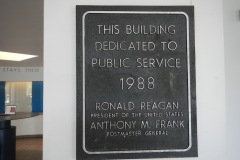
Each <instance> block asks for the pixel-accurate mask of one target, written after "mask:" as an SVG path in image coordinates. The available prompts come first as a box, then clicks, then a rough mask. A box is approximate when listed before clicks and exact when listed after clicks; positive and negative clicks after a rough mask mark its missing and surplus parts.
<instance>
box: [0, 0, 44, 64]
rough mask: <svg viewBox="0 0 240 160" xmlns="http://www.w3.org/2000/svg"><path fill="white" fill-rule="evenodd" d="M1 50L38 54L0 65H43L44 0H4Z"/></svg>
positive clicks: (0, 20) (0, 4)
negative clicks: (34, 56)
mask: <svg viewBox="0 0 240 160" xmlns="http://www.w3.org/2000/svg"><path fill="white" fill-rule="evenodd" d="M0 51H6V52H16V53H23V54H32V55H38V57H36V58H32V59H28V60H24V61H20V62H14V61H3V60H0V67H5V66H6V67H43V0H0Z"/></svg>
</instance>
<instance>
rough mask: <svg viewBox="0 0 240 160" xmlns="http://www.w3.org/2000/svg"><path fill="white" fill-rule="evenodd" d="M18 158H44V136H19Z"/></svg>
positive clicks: (27, 159) (26, 159) (30, 159)
mask: <svg viewBox="0 0 240 160" xmlns="http://www.w3.org/2000/svg"><path fill="white" fill-rule="evenodd" d="M16 160H42V137H36V138H17V139H16Z"/></svg>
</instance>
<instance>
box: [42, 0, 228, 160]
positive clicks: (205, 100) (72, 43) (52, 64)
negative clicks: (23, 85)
mask: <svg viewBox="0 0 240 160" xmlns="http://www.w3.org/2000/svg"><path fill="white" fill-rule="evenodd" d="M76 5H154V6H157V5H194V6H195V45H196V47H195V48H196V84H197V117H198V120H197V121H198V147H199V149H198V150H199V157H198V158H188V159H189V160H193V159H194V160H195V159H198V160H212V159H218V160H226V149H227V148H226V134H225V133H226V127H225V126H226V116H225V112H226V106H225V74H224V67H225V66H224V39H223V6H222V0H220V1H219V0H171V1H169V0H162V1H159V0H153V1H138V0H132V1H127V0H122V1H108V0H102V1H97V0H90V1H89V0H51V1H49V0H46V1H45V2H44V10H45V11H44V17H45V19H44V31H45V33H44V53H45V57H44V84H45V90H44V96H45V97H44V106H45V110H44V149H43V158H44V160H49V159H58V160H66V159H67V160H75V159H76ZM170 159H171V158H169V160H170ZM172 159H173V158H172ZM177 159H179V160H181V159H184V158H177Z"/></svg>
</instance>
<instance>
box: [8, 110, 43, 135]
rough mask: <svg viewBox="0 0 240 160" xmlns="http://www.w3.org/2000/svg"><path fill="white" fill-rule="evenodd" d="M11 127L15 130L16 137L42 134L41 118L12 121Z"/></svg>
mask: <svg viewBox="0 0 240 160" xmlns="http://www.w3.org/2000/svg"><path fill="white" fill-rule="evenodd" d="M11 123H12V126H16V128H17V133H16V134H17V136H26V135H27V136H29V135H42V134H43V116H42V115H40V116H37V117H32V118H26V119H20V120H13V121H11Z"/></svg>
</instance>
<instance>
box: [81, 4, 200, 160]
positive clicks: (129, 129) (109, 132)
mask: <svg viewBox="0 0 240 160" xmlns="http://www.w3.org/2000/svg"><path fill="white" fill-rule="evenodd" d="M193 12H194V8H193V7H190V6H187V7H186V6H182V7H163V6H161V7H158V6H155V7H146V6H142V7H139V6H138V7H136V6H124V7H123V6H121V7H114V6H110V7H106V6H77V158H78V159H91V158H92V159H94V158H97V157H98V158H102V159H105V158H113V159H116V158H159V157H196V156H197V124H196V89H195V51H194V20H193V19H194V13H193Z"/></svg>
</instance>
